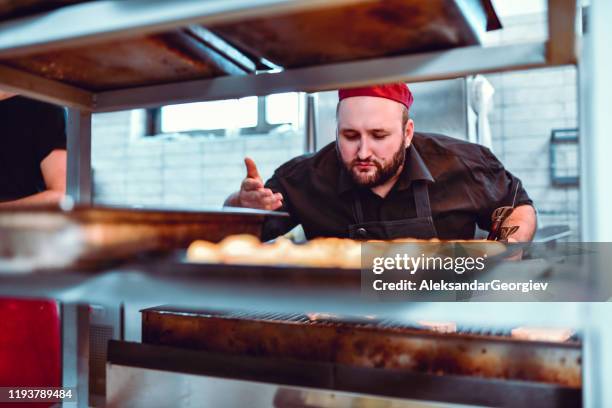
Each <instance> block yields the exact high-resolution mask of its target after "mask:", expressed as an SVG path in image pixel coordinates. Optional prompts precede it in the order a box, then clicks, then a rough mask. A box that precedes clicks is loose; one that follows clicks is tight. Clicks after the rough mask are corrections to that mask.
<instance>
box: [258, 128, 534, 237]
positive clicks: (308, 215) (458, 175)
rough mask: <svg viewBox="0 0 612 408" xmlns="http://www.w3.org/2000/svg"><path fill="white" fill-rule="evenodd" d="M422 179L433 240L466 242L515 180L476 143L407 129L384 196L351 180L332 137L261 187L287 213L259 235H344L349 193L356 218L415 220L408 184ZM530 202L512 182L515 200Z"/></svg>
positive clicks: (350, 220)
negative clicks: (409, 134)
mask: <svg viewBox="0 0 612 408" xmlns="http://www.w3.org/2000/svg"><path fill="white" fill-rule="evenodd" d="M416 180H425V181H426V182H427V184H428V188H429V198H430V202H431V208H432V216H433V220H434V225H435V227H436V231H437V233H438V238H440V239H472V238H474V232H475V226H476V224H478V226H480V228H482V229H484V230H488V229H489V228H490V226H491V214H492V212H493V210H495V209H496V208H497V207H501V206H505V205H511V204H512V200H513V197H514V193H515V191H516V187H517V185H519V183H520V180H519V179H517V178H516V177H514V176H513V175H512V174H510V173H509V172H508V171H507V170H506V169H505V168H504V167H503V165H502V164H501V163H500V162H499V160H498V159H497V158H496V157H495V156H494V155H493V154H492V153H491V151H490V150H489V149H487V148H485V147H483V146H480V145H478V144H474V143H468V142H465V141H461V140H458V139H454V138H451V137H448V136H443V135H436V134H429V133H419V132H415V134H414V137H413V139H412V143H411V145H410V146H409V147H408V148H407V151H406V163H405V165H404V168H403V171H402V173H401V175H400V177H399V179H398V180H397V182H396V183H395V185H394V186H393V188H392V189H391V191H390V192H389V194H388V195H387V196H386V197H385V198H381V197H380V196H378V195H376V194H375V193H373V192H372V191H371V190H370V189H365V188H360V187H358V186H357V185H356V184H354V183H353V181H352V179H351V177H350V175H349V174H348V172H347V171H346V170H345V169H344V165H343V164H342V163H341V162H340V160H339V158H338V155H337V153H336V144H335V142H333V143H330V144H329V145H327V146H325V147H324V148H323V149H321V150H320V151H319V152H317V153H315V154H309V155H304V156H300V157H297V158H295V159H293V160H290V161H289V162H287V163H285V164H283V165H282V166H281V167H279V168H278V169H277V170H276V171H275V172H274V175H273V176H272V178H270V180H268V181H267V182H266V187H268V188H270V189H272V190H273V191H274V192H279V193H281V194H282V195H283V198H284V200H283V206H282V207H281V208H279V209H278V211H287V212H288V213H289V214H290V215H291V217H290V218H288V219H287V218H284V219H283V218H277V217H274V218H270V219H268V220H266V222H265V223H264V227H263V231H262V239H263V240H268V239H271V238H275V237H277V236H278V235H281V234H284V233H285V232H287V231H289V230H290V229H291V228H293V227H294V226H295V225H297V224H302V227H303V228H304V232H305V234H306V237H307V238H308V239H312V238H315V237H348V234H349V229H348V227H349V225H351V224H356V223H357V220H356V219H355V214H354V201H355V194H357V195H358V196H359V197H360V198H361V202H362V207H363V213H364V218H365V219H364V220H363V221H364V222H369V221H394V220H401V219H405V218H413V217H416V209H415V204H414V196H413V192H412V188H411V184H412V182H413V181H416ZM521 204H530V205H531V204H532V201H531V199H530V198H529V196H528V195H527V193H526V191H525V190H524V189H523V188H522V184H521V186H520V187H519V190H518V194H517V197H516V205H521Z"/></svg>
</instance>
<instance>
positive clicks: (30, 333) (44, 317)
mask: <svg viewBox="0 0 612 408" xmlns="http://www.w3.org/2000/svg"><path fill="white" fill-rule="evenodd" d="M10 386H14V387H35V386H41V387H42V386H44V387H60V386H61V342H60V323H59V314H58V309H57V304H56V303H55V301H52V300H24V299H0V387H10ZM35 405H36V406H49V405H50V404H27V403H26V404H23V403H20V404H14V406H21V407H23V408H26V407H33V406H35ZM5 406H7V405H5V404H1V403H0V407H5Z"/></svg>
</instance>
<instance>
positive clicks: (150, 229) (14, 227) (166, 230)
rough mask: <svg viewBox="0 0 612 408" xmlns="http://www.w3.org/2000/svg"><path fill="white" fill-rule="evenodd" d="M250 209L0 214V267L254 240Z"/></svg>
mask: <svg viewBox="0 0 612 408" xmlns="http://www.w3.org/2000/svg"><path fill="white" fill-rule="evenodd" d="M286 216H288V214H286V213H282V212H273V211H262V210H253V209H234V208H232V209H223V210H212V211H202V210H181V209H142V208H140V209H131V208H121V207H112V206H93V207H89V206H77V207H74V208H70V209H66V210H62V209H60V208H56V207H22V208H19V209H7V210H0V238H1V239H0V269H4V270H7V269H11V268H18V269H23V270H31V269H41V268H42V269H45V268H61V267H68V266H75V265H78V266H83V267H90V266H91V267H95V266H103V265H104V264H105V263H107V262H109V261H115V260H119V259H121V260H123V259H131V258H133V257H134V256H136V255H139V254H142V253H146V252H167V251H171V250H174V249H177V248H186V247H187V246H188V245H189V244H190V243H191V242H193V241H194V240H196V239H205V240H207V241H212V242H218V241H220V240H222V239H223V238H225V237H226V236H228V235H234V234H252V235H256V236H258V235H259V234H260V232H261V227H262V224H263V222H264V220H265V219H266V217H286Z"/></svg>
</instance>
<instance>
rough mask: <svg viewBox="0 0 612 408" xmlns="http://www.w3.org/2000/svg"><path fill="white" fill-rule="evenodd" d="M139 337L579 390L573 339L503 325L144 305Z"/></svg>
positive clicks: (578, 357)
mask: <svg viewBox="0 0 612 408" xmlns="http://www.w3.org/2000/svg"><path fill="white" fill-rule="evenodd" d="M142 313H143V327H142V339H143V342H144V343H148V344H155V345H165V346H173V347H179V348H187V349H194V350H202V351H207V352H214V353H224V354H232V355H243V356H251V357H269V358H289V359H298V360H306V361H317V362H329V363H338V364H343V365H348V366H354V367H366V368H375V369H392V370H404V371H409V372H412V373H421V374H430V375H436V376H445V375H452V376H471V377H477V378H487V379H501V380H512V381H529V382H535V383H543V384H555V385H559V386H563V387H570V388H575V389H579V388H580V387H581V372H582V369H581V368H582V367H581V366H582V352H581V341H580V338H579V337H578V336H573V337H572V338H570V339H569V340H567V341H563V342H551V341H527V340H521V339H516V338H513V337H512V336H511V333H510V329H508V328H502V329H485V328H476V327H459V328H457V330H456V331H454V332H450V333H449V332H444V333H442V332H439V331H438V330H436V329H435V328H433V329H432V328H431V327H428V326H425V325H422V324H419V323H417V322H414V323H404V322H398V321H393V320H386V319H378V318H376V317H368V316H361V317H353V316H337V315H326V314H304V313H295V314H283V313H264V312H251V311H248V312H247V311H210V310H206V311H202V310H188V309H182V308H177V307H171V306H163V307H156V308H151V309H145V310H143V311H142Z"/></svg>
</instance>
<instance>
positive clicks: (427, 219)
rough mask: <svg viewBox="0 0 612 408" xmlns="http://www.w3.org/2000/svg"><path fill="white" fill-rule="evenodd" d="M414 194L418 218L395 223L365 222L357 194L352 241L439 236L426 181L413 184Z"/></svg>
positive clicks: (350, 229) (350, 234) (350, 231)
mask: <svg viewBox="0 0 612 408" xmlns="http://www.w3.org/2000/svg"><path fill="white" fill-rule="evenodd" d="M411 188H412V194H413V196H414V204H415V208H416V217H414V218H406V219H403V220H395V221H372V222H364V217H363V207H362V205H361V199H360V198H359V196H358V194H357V193H355V195H354V200H353V202H354V203H353V214H354V216H355V220H356V221H357V223H356V224H351V225H349V237H350V238H352V239H359V240H368V239H397V238H417V239H430V238H436V237H437V236H438V234H437V232H436V227H435V225H434V222H433V218H432V216H431V205H430V203H429V189H428V187H427V182H426V181H425V180H415V181H413V182H412V186H411Z"/></svg>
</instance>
